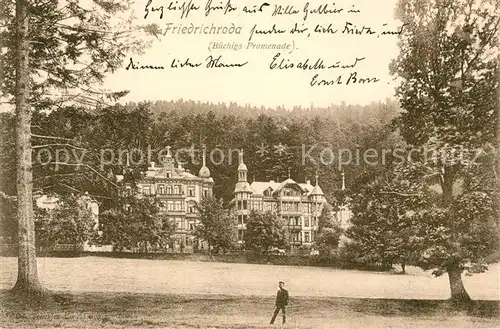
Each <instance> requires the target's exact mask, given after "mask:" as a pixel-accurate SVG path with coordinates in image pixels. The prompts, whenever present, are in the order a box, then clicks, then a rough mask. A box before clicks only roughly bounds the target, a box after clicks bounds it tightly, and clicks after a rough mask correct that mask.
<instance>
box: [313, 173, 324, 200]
mask: <svg viewBox="0 0 500 329" xmlns="http://www.w3.org/2000/svg"><path fill="white" fill-rule="evenodd" d="M315 178H316V185H315V186H314V188H313V190H312V191H311V195H312V196H314V195H320V196H322V195H324V194H323V190H321V187H319V184H318V171H316V176H315Z"/></svg>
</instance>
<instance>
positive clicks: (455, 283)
mask: <svg viewBox="0 0 500 329" xmlns="http://www.w3.org/2000/svg"><path fill="white" fill-rule="evenodd" d="M446 270H447V272H448V278H449V280H450V290H451V298H450V300H451V301H452V302H454V303H457V304H469V303H470V302H471V298H470V296H469V294H468V293H467V291H466V290H465V287H464V283H463V282H462V270H461V269H460V267H459V266H458V264H452V265H450V266H448V268H447V269H446Z"/></svg>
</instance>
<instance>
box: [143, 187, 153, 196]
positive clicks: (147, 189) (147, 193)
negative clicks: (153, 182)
mask: <svg viewBox="0 0 500 329" xmlns="http://www.w3.org/2000/svg"><path fill="white" fill-rule="evenodd" d="M142 194H144V195H150V194H151V186H143V187H142Z"/></svg>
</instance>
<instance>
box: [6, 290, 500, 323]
mask: <svg viewBox="0 0 500 329" xmlns="http://www.w3.org/2000/svg"><path fill="white" fill-rule="evenodd" d="M0 301H1V303H2V310H1V311H0V323H1V324H2V327H3V328H21V327H22V328H278V327H280V326H281V325H280V324H279V321H276V322H277V323H278V324H275V325H273V326H271V325H268V324H267V323H268V322H269V319H270V316H271V312H272V306H273V298H271V297H258V296H238V297H237V296H222V295H171V294H127V293H55V294H54V295H53V296H51V299H50V302H44V303H42V304H40V305H32V306H27V305H26V304H25V303H23V302H21V301H19V300H17V299H16V298H15V297H14V296H12V295H11V294H10V293H8V292H5V291H4V292H0ZM498 316H499V303H498V302H495V301H482V302H476V303H475V305H474V306H473V307H472V308H471V309H470V310H466V311H458V310H454V309H452V308H451V307H450V306H449V305H448V303H446V302H443V301H437V300H390V299H385V300H383V299H355V298H325V297H324V298H320V297H316V298H312V297H295V298H292V299H291V301H290V306H289V308H288V320H289V321H288V324H287V325H286V327H287V328H498V327H499V326H500V320H499V317H498ZM279 319H280V318H279V317H278V320H279Z"/></svg>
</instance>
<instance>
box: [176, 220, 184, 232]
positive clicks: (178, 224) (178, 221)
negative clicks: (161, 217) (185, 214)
mask: <svg viewBox="0 0 500 329" xmlns="http://www.w3.org/2000/svg"><path fill="white" fill-rule="evenodd" d="M175 228H176V229H177V230H180V229H181V228H182V221H181V219H180V218H176V219H175Z"/></svg>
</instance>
